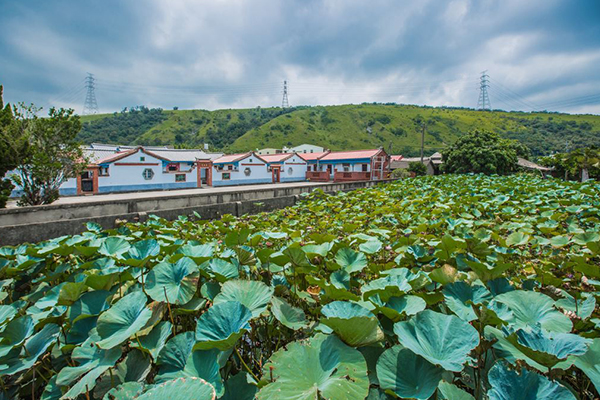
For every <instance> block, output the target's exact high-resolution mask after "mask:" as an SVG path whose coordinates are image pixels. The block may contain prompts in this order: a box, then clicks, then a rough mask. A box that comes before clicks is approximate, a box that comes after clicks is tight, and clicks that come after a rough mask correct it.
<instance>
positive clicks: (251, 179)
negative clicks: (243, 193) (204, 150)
mask: <svg viewBox="0 0 600 400" xmlns="http://www.w3.org/2000/svg"><path fill="white" fill-rule="evenodd" d="M219 165H223V170H222V171H219V170H218V169H217V168H216V167H217V166H219ZM230 166H231V168H233V169H232V170H230V169H229V168H230ZM246 168H249V169H250V175H246V174H245V173H244V171H245V169H246ZM223 173H229V174H230V177H231V178H230V179H223ZM272 181H273V177H272V174H271V171H268V170H267V164H266V163H265V162H263V161H261V160H260V159H258V158H257V157H256V156H255V155H253V154H252V155H249V156H247V157H246V158H244V159H242V160H239V161H237V162H235V163H233V164H215V165H213V170H212V184H213V186H229V185H248V184H252V183H270V182H272Z"/></svg>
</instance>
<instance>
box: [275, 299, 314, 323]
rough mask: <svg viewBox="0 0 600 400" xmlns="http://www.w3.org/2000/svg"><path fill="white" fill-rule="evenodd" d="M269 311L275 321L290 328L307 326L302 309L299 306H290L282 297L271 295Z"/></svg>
mask: <svg viewBox="0 0 600 400" xmlns="http://www.w3.org/2000/svg"><path fill="white" fill-rule="evenodd" d="M271 312H272V313H273V316H274V317H275V318H276V319H277V321H279V322H281V324H282V325H284V326H286V327H288V328H290V329H293V330H298V329H302V328H306V327H307V326H308V322H307V321H306V315H304V311H302V309H301V308H298V307H292V306H291V305H289V304H288V302H287V301H285V300H284V299H280V298H278V297H275V296H273V298H272V299H271Z"/></svg>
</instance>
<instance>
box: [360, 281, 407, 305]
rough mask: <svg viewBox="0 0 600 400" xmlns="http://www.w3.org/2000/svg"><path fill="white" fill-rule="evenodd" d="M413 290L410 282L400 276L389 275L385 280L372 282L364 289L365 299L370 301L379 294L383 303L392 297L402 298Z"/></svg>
mask: <svg viewBox="0 0 600 400" xmlns="http://www.w3.org/2000/svg"><path fill="white" fill-rule="evenodd" d="M411 290H412V286H410V284H409V282H408V280H406V278H405V277H403V276H400V275H388V276H386V277H384V278H379V279H375V280H372V281H371V282H369V283H367V284H366V285H364V286H363V287H362V293H363V298H364V299H368V298H369V297H371V296H373V295H374V294H378V295H379V297H380V298H381V300H382V301H388V300H389V298H390V297H394V296H395V297H400V296H403V295H405V294H406V293H408V292H410V291H411Z"/></svg>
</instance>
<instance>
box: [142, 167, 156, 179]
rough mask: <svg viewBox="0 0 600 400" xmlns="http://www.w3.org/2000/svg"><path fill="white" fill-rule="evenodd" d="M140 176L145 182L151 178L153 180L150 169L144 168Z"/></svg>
mask: <svg viewBox="0 0 600 400" xmlns="http://www.w3.org/2000/svg"><path fill="white" fill-rule="evenodd" d="M142 176H143V177H144V179H145V180H147V181H150V180H152V178H154V171H152V169H150V168H146V169H145V170H144V172H142Z"/></svg>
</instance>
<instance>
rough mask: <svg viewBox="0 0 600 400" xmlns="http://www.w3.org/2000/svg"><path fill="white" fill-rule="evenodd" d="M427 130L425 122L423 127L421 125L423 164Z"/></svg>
mask: <svg viewBox="0 0 600 400" xmlns="http://www.w3.org/2000/svg"><path fill="white" fill-rule="evenodd" d="M426 128H427V123H426V122H425V121H423V125H421V164H422V163H423V153H424V151H425V129H426Z"/></svg>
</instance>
